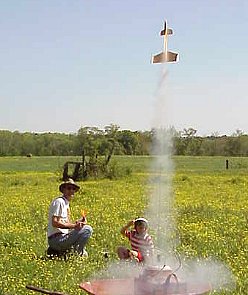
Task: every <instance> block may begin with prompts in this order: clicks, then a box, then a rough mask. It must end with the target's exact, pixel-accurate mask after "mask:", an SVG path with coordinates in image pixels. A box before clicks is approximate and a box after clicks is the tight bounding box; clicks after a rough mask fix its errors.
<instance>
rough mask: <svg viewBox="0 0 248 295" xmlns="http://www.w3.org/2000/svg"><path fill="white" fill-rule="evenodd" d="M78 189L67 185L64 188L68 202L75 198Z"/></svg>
mask: <svg viewBox="0 0 248 295" xmlns="http://www.w3.org/2000/svg"><path fill="white" fill-rule="evenodd" d="M75 191H76V188H75V186H74V185H71V184H67V185H66V186H65V188H64V196H65V197H66V198H67V200H68V201H70V200H71V198H72V197H73V196H74V194H75Z"/></svg>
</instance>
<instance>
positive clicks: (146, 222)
mask: <svg viewBox="0 0 248 295" xmlns="http://www.w3.org/2000/svg"><path fill="white" fill-rule="evenodd" d="M140 224H145V227H146V228H147V227H148V221H147V219H145V218H142V217H140V218H137V219H135V221H134V227H135V228H136V226H138V225H140Z"/></svg>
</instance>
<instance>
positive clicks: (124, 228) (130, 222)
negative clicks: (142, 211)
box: [121, 220, 134, 236]
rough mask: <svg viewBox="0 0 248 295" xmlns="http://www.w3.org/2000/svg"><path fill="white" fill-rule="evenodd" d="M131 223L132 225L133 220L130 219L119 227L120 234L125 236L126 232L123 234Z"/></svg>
mask: <svg viewBox="0 0 248 295" xmlns="http://www.w3.org/2000/svg"><path fill="white" fill-rule="evenodd" d="M132 225H134V220H130V221H129V222H128V223H127V224H126V225H124V226H123V227H122V228H121V234H122V235H123V236H126V234H125V232H126V230H127V229H128V228H129V227H130V226H132Z"/></svg>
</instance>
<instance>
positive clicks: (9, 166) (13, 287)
mask: <svg viewBox="0 0 248 295" xmlns="http://www.w3.org/2000/svg"><path fill="white" fill-rule="evenodd" d="M73 159H74V160H75V158H73ZM79 159H80V158H78V160H79ZM67 160H69V158H63V157H50V158H46V157H32V158H26V157H23V158H22V157H10V158H8V157H7V158H0V196H1V198H0V202H1V203H0V204H1V206H0V258H1V259H0V272H1V279H0V294H5V295H7V294H8V295H14V294H21V295H22V294H32V292H31V291H30V292H29V291H28V290H27V289H26V288H25V286H26V285H27V284H33V285H36V286H40V287H44V288H47V289H50V290H60V291H63V292H65V293H68V294H70V295H79V294H83V291H82V290H80V289H79V287H78V285H79V283H80V282H82V281H84V280H87V279H88V278H89V277H90V276H92V275H94V274H95V273H97V272H98V271H99V270H100V269H103V268H104V267H106V266H107V265H108V263H109V261H114V260H117V256H116V254H115V249H116V247H117V246H118V245H120V244H125V243H126V241H125V240H123V238H122V237H121V236H120V234H119V229H120V227H121V226H122V225H123V224H124V223H126V221H127V220H129V219H132V218H133V217H135V216H139V215H141V214H142V212H143V211H144V209H145V205H146V203H147V200H148V185H147V180H148V177H149V173H151V172H152V169H150V168H149V167H150V163H151V158H150V157H115V158H114V159H113V160H114V161H116V162H117V163H118V165H120V166H121V167H123V169H125V168H126V167H129V168H130V169H131V171H132V174H131V175H130V176H128V177H125V178H120V179H117V180H112V181H111V180H108V179H103V180H100V181H95V180H89V181H86V182H81V183H80V185H81V187H82V189H81V190H80V192H79V193H78V194H77V197H75V199H74V200H73V201H72V204H71V208H72V214H73V216H74V218H75V219H77V218H78V217H79V215H80V211H81V209H86V210H87V212H88V222H89V224H91V225H92V226H93V228H94V234H93V237H92V239H91V240H90V245H89V247H88V249H87V250H88V252H89V258H88V259H87V260H82V259H81V260H80V259H78V258H77V257H73V256H72V257H70V258H69V259H68V260H67V261H63V260H62V261H61V260H48V259H46V257H45V254H44V253H45V250H46V248H47V242H46V225H47V211H48V206H49V203H50V201H51V200H52V198H54V197H55V196H57V195H58V193H59V192H58V185H59V183H60V181H59V178H60V177H61V169H62V166H63V164H64V162H65V161H67ZM70 160H72V158H70ZM173 160H174V164H175V176H174V180H173V188H174V197H175V204H176V212H177V227H178V231H179V233H180V245H178V250H179V251H180V252H181V253H182V254H183V255H185V256H187V257H212V256H214V257H216V258H217V259H219V260H221V261H223V262H224V263H225V264H226V265H227V266H229V267H230V268H231V270H232V272H233V274H234V275H235V277H236V280H237V282H236V288H235V290H234V291H232V292H231V294H235V295H246V294H248V291H247V290H248V267H247V261H248V226H247V221H248V178H247V171H248V158H228V160H229V169H228V170H226V169H225V162H226V158H223V157H174V159H173ZM105 250H108V251H109V253H110V254H109V261H106V259H105V258H104V255H103V252H104V251H105ZM216 294H217V293H216ZM218 294H230V293H223V292H222V293H218Z"/></svg>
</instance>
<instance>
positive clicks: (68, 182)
mask: <svg viewBox="0 0 248 295" xmlns="http://www.w3.org/2000/svg"><path fill="white" fill-rule="evenodd" d="M66 185H72V186H74V187H75V192H77V191H78V190H79V189H80V186H79V185H77V184H76V183H75V182H74V180H73V179H71V178H69V179H68V180H66V181H64V182H63V183H61V185H60V186H59V190H60V192H61V193H63V192H64V188H65V186H66Z"/></svg>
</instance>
